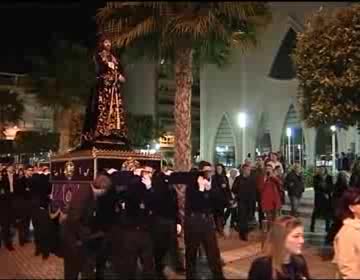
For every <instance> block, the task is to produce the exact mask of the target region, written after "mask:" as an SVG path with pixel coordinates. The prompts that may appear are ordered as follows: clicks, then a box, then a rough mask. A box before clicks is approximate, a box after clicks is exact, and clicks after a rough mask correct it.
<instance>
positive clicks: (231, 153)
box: [214, 116, 235, 167]
mask: <svg viewBox="0 0 360 280" xmlns="http://www.w3.org/2000/svg"><path fill="white" fill-rule="evenodd" d="M214 161H215V163H222V164H224V165H225V166H228V167H230V166H231V167H234V166H235V143H234V136H233V133H232V129H231V126H230V124H229V121H228V120H227V118H226V117H225V116H223V117H222V119H221V122H220V125H219V128H218V131H217V133H216V138H215V158H214Z"/></svg>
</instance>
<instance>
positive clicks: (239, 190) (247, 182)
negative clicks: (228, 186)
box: [232, 164, 256, 241]
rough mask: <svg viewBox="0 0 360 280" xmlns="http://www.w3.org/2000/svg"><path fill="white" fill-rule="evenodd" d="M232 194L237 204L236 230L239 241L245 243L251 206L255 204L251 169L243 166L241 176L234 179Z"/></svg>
mask: <svg viewBox="0 0 360 280" xmlns="http://www.w3.org/2000/svg"><path fill="white" fill-rule="evenodd" d="M232 192H233V193H234V194H235V199H236V200H237V204H238V229H239V236H240V239H242V240H244V241H247V240H248V233H249V223H250V221H251V218H252V214H253V212H252V210H253V208H254V207H253V204H255V203H256V178H255V177H254V176H251V167H250V166H249V165H247V164H243V166H242V172H241V175H240V176H238V177H236V179H235V182H234V185H233V187H232Z"/></svg>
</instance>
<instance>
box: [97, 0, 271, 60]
mask: <svg viewBox="0 0 360 280" xmlns="http://www.w3.org/2000/svg"><path fill="white" fill-rule="evenodd" d="M96 18H97V22H98V25H99V26H100V27H101V30H102V31H103V32H104V33H106V34H107V35H108V36H109V37H110V39H112V41H113V42H114V44H115V45H116V46H118V47H125V48H127V49H128V48H134V47H135V48H137V47H138V46H141V43H145V44H144V51H142V52H140V53H142V55H144V54H145V53H146V49H145V48H146V44H149V45H151V51H150V50H149V52H150V53H152V54H151V55H152V56H153V57H155V56H157V57H159V56H160V53H161V56H163V55H166V56H169V57H171V56H172V55H173V52H174V50H175V49H176V48H178V47H180V46H183V45H184V44H185V46H188V47H193V48H194V49H195V48H196V49H197V51H196V53H197V54H200V52H203V53H204V55H199V58H210V57H211V56H214V55H215V54H216V53H217V52H218V53H219V56H218V58H219V61H225V60H226V59H225V57H226V56H229V55H230V49H231V48H235V47H236V48H240V49H242V50H247V49H249V48H253V47H255V46H256V45H257V40H256V38H257V37H258V35H259V34H258V32H259V28H260V27H261V26H266V24H268V23H269V21H270V19H271V16H270V12H269V9H268V7H267V6H266V4H264V3H261V2H223V3H216V2H205V3H203V2H161V1H155V2H151V1H150V2H109V3H107V5H106V7H105V8H103V9H100V10H99V12H98V14H97V16H96ZM151 37H153V38H155V39H154V40H153V39H151ZM211 44H215V45H214V46H211ZM156 48H158V50H156ZM130 52H131V51H130ZM136 52H138V51H136ZM134 53H135V52H134ZM218 64H221V63H218Z"/></svg>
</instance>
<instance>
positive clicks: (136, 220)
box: [111, 172, 154, 229]
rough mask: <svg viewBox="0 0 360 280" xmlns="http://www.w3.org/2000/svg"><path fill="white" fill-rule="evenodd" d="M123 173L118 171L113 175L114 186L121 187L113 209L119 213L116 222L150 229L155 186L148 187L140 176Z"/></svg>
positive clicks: (126, 225)
mask: <svg viewBox="0 0 360 280" xmlns="http://www.w3.org/2000/svg"><path fill="white" fill-rule="evenodd" d="M123 175H124V174H123V173H122V172H116V173H114V174H113V175H112V176H111V180H112V182H113V184H114V187H115V188H117V187H118V188H119V189H121V191H119V192H117V194H116V199H115V204H114V209H113V211H114V212H115V214H116V215H117V218H116V221H117V222H116V223H117V224H121V226H123V227H130V228H133V227H139V226H140V227H143V228H145V229H148V228H149V225H150V222H151V220H150V216H152V209H151V205H152V204H153V199H154V188H153V187H151V188H150V189H146V186H145V185H144V184H143V183H142V182H141V177H140V176H136V175H131V174H129V175H126V174H125V175H126V176H123Z"/></svg>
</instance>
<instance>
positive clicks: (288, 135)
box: [286, 127, 292, 165]
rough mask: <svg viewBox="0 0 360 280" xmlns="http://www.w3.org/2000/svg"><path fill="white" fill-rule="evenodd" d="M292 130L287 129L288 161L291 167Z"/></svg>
mask: <svg viewBox="0 0 360 280" xmlns="http://www.w3.org/2000/svg"><path fill="white" fill-rule="evenodd" d="M291 132H292V131H291V128H290V127H288V128H286V136H287V137H288V161H289V165H291Z"/></svg>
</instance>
